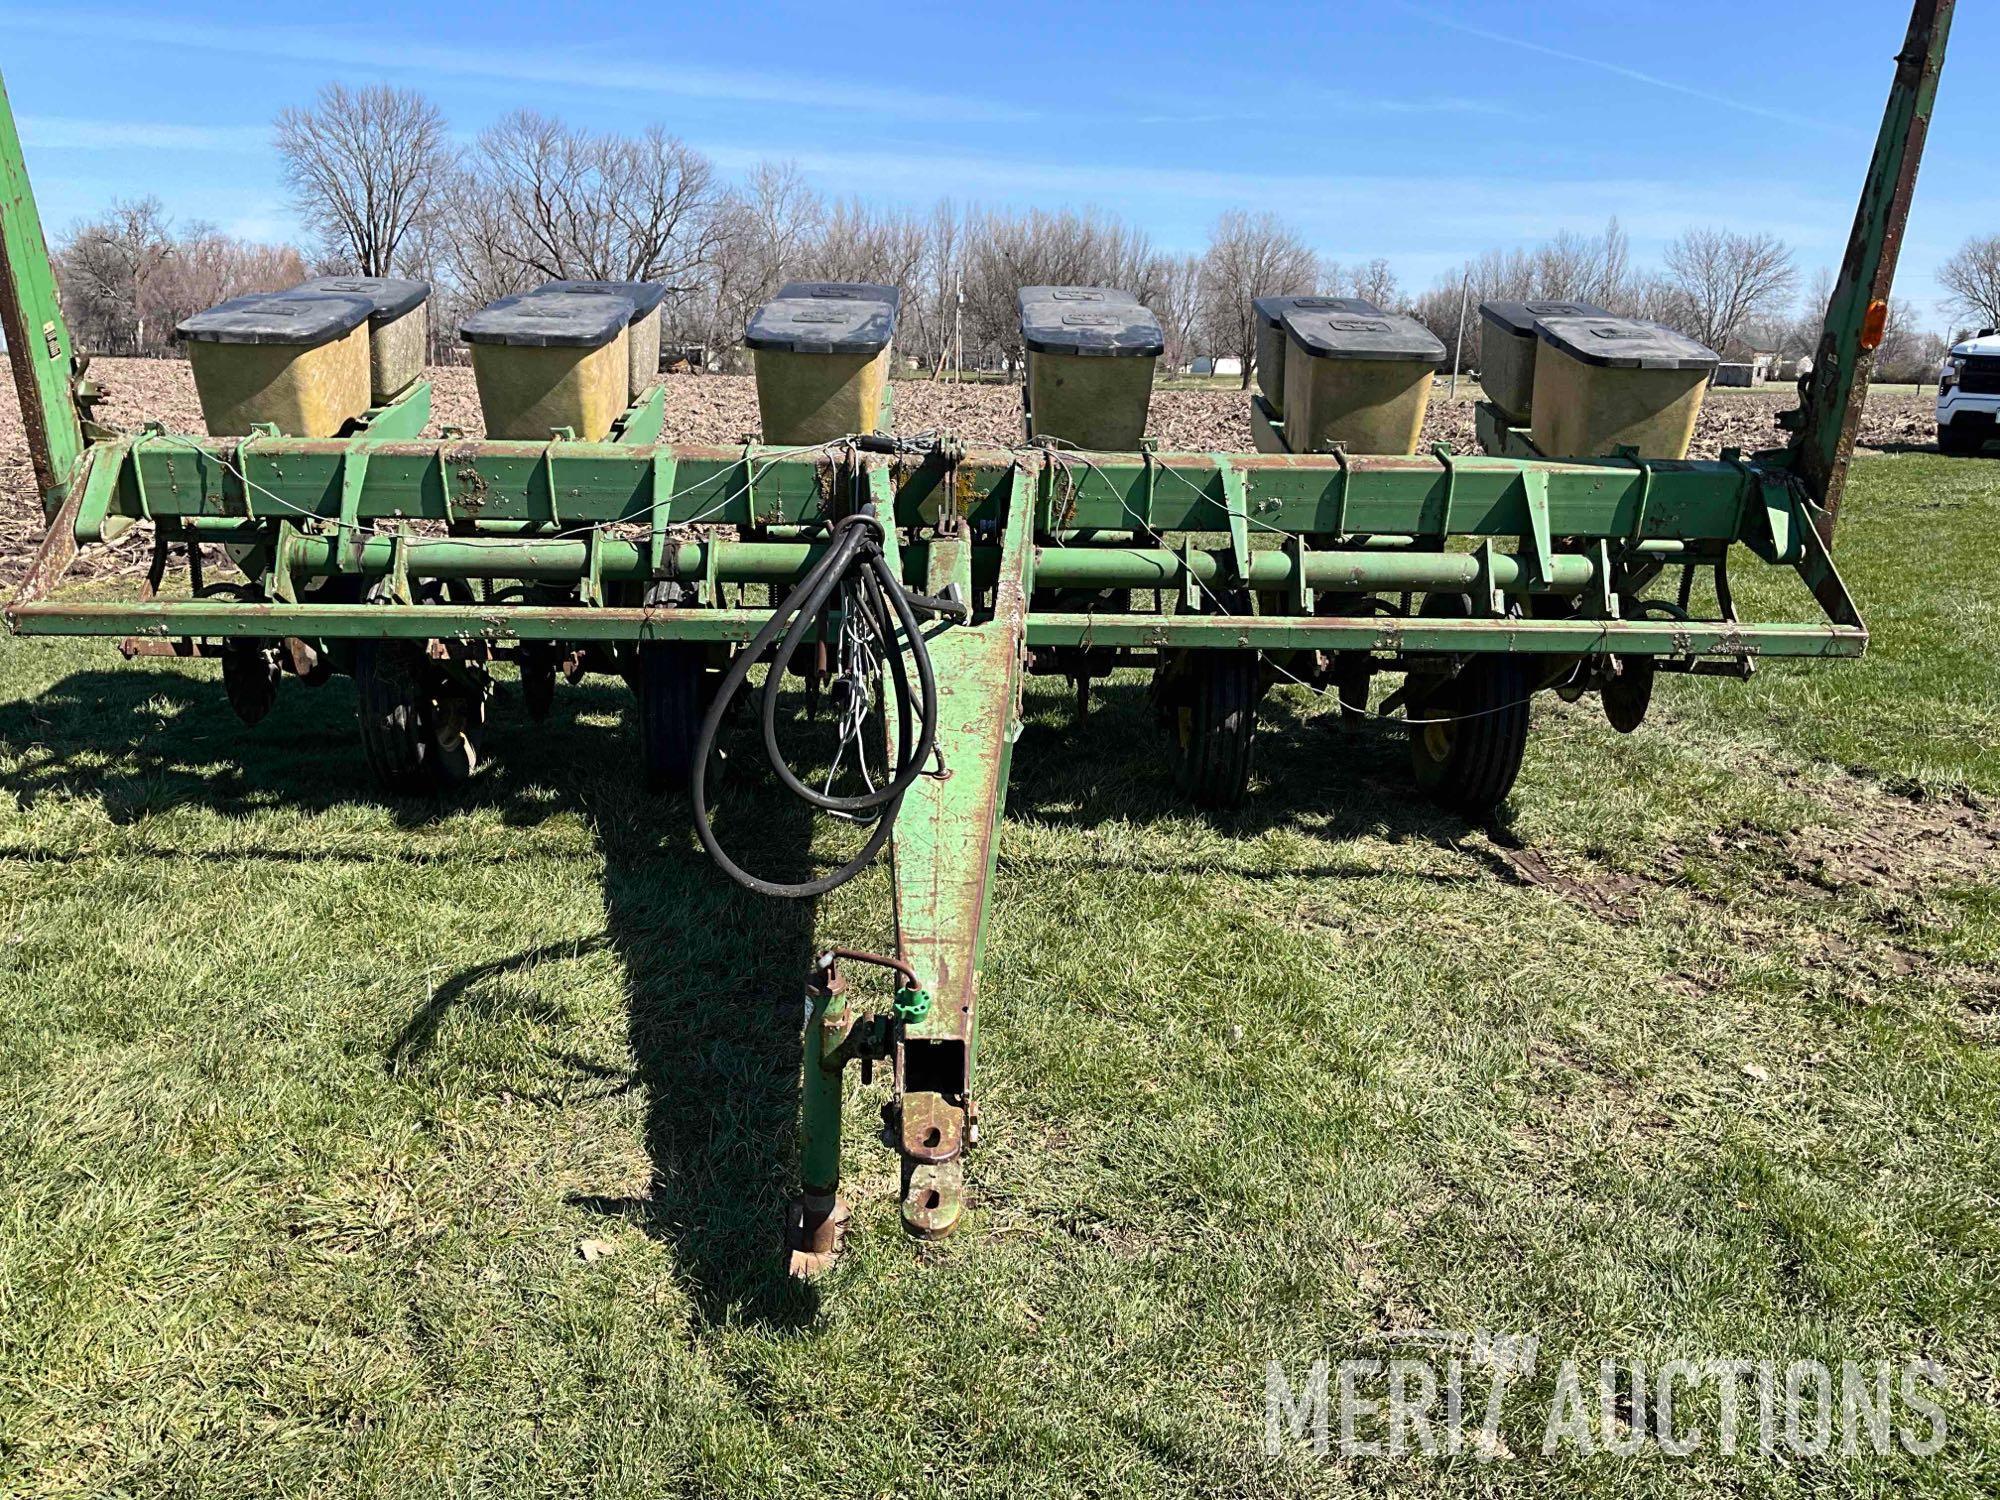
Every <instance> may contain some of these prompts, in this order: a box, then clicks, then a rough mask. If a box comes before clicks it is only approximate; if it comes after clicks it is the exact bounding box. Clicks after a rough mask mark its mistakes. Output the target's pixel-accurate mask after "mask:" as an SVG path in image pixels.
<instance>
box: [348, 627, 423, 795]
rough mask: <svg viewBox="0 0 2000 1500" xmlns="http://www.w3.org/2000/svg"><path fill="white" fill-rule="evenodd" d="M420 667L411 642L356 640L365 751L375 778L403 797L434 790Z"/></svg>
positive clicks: (356, 673)
mask: <svg viewBox="0 0 2000 1500" xmlns="http://www.w3.org/2000/svg"><path fill="white" fill-rule="evenodd" d="M422 665H423V657H422V655H421V654H420V648H419V647H417V646H414V645H411V644H410V643H409V642H408V641H357V642H356V643H355V646H354V687H355V692H356V695H357V697H358V699H359V713H360V718H361V748H362V750H363V751H364V752H365V753H366V754H367V756H368V768H369V769H370V770H371V771H373V772H374V773H375V779H376V780H377V781H379V782H381V783H382V785H383V786H384V787H386V788H387V789H388V790H389V791H391V792H393V793H395V794H396V795H398V796H403V797H414V796H419V795H421V794H422V793H425V792H428V791H431V790H433V789H434V787H435V786H436V781H435V780H434V778H433V774H432V770H431V753H430V749H431V747H430V734H429V731H428V730H427V729H426V728H425V725H424V719H425V716H426V704H425V701H424V689H423V671H422Z"/></svg>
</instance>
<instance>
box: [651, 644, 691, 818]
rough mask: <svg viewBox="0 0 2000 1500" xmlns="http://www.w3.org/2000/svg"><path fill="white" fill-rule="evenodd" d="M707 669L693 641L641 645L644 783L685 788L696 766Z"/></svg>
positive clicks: (660, 787)
mask: <svg viewBox="0 0 2000 1500" xmlns="http://www.w3.org/2000/svg"><path fill="white" fill-rule="evenodd" d="M706 667H707V655H706V653H705V652H704V651H703V650H702V648H701V647H700V646H698V645H696V644H694V643H692V642H689V641H647V642H646V643H645V644H644V645H642V646H640V648H639V671H638V678H639V681H638V691H639V756H640V759H641V761H642V762H643V763H644V765H645V768H646V784H647V785H648V786H650V787H652V788H653V789H654V790H656V791H662V792H678V791H680V790H682V789H683V788H684V787H686V786H687V782H688V775H689V773H690V772H691V771H693V769H694V746H695V740H696V739H697V738H699V736H700V734H701V720H702V715H703V713H704V712H705V711H706V709H705V706H704V705H703V703H702V691H701V688H702V674H703V672H704V670H705V669H706Z"/></svg>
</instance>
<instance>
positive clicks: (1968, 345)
mask: <svg viewBox="0 0 2000 1500" xmlns="http://www.w3.org/2000/svg"><path fill="white" fill-rule="evenodd" d="M1996 419H2000V333H1996V331H1995V330H1993V329H1991V328H1986V329H1982V330H1981V331H1980V334H1979V337H1978V338H1976V339H1967V340H1966V341H1965V342H1964V343H1962V344H1959V345H1956V346H1955V347H1954V348H1953V349H1952V351H1951V353H1950V354H1949V355H1947V356H1946V357H1945V362H1944V369H1943V370H1941V371H1940V372H1939V373H1938V398H1937V431H1938V451H1939V452H1941V453H1977V452H1979V451H1980V450H1981V449H1983V448H1984V447H1985V446H1986V445H1987V443H1989V442H1991V441H1993V440H1994V439H1996V438H2000V427H1996V426H1995V421H1996Z"/></svg>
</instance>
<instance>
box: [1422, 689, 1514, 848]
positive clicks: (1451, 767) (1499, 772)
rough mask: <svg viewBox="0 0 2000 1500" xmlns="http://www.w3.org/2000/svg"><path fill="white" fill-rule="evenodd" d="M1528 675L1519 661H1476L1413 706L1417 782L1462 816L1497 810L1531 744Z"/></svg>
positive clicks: (1474, 816) (1484, 814) (1442, 803)
mask: <svg viewBox="0 0 2000 1500" xmlns="http://www.w3.org/2000/svg"><path fill="white" fill-rule="evenodd" d="M1529 696H1530V695H1529V690H1528V674H1527V670H1526V668H1525V667H1524V666H1523V665H1522V663H1521V661H1520V659H1519V658H1518V657H1512V656H1475V657H1474V658H1473V659H1472V660H1471V661H1469V662H1467V663H1466V665H1465V667H1464V669H1463V670H1462V671H1460V672H1459V674H1458V675H1457V676H1456V677H1453V678H1450V679H1449V680H1447V681H1445V682H1442V683H1440V684H1439V685H1438V686H1437V687H1435V688H1434V689H1432V690H1431V691H1429V692H1427V693H1425V694H1423V695H1422V696H1421V697H1418V698H1413V700H1412V702H1411V705H1410V717H1411V720H1412V723H1411V724H1410V763H1411V766H1412V768H1413V769H1414V770H1415V772H1416V777H1417V785H1418V786H1420V787H1421V788H1422V789H1423V790H1424V792H1425V793H1426V794H1427V795H1428V796H1429V797H1430V798H1431V799H1432V800H1433V801H1435V802H1437V803H1439V804H1440V805H1442V806H1444V807H1448V808H1450V809H1451V810H1452V811H1454V812H1457V813H1462V814H1463V815H1465V816H1466V817H1470V818H1480V817H1484V816H1486V815H1487V814H1488V813H1490V812H1492V811H1493V810H1494V809H1495V808H1497V807H1499V806H1500V804H1501V803H1503V802H1505V801H1506V800H1507V795H1508V793H1510V792H1511V791H1513V789H1514V781H1515V779H1516V778H1517V777H1518V776H1519V775H1520V774H1521V756H1522V753H1523V752H1524V751H1525V750H1526V749H1527V744H1528V719H1529V714H1530V704H1529Z"/></svg>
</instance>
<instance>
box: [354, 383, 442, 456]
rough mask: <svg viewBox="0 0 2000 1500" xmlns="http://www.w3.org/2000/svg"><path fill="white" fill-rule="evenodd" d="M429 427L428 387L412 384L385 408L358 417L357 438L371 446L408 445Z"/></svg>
mask: <svg viewBox="0 0 2000 1500" xmlns="http://www.w3.org/2000/svg"><path fill="white" fill-rule="evenodd" d="M430 425H431V383H430V382H429V381H428V380H419V381H416V382H414V383H413V384H412V385H411V386H410V387H409V388H408V389H407V390H405V391H404V392H403V393H402V394H401V395H399V396H398V397H396V399H395V400H394V401H391V402H390V403H389V404H388V405H387V406H376V407H371V408H369V410H367V411H366V412H364V413H362V416H361V422H360V428H361V430H360V431H359V432H357V433H356V434H355V436H356V437H357V438H360V439H365V440H366V441H368V442H371V443H387V442H409V441H411V440H412V439H414V438H418V437H421V436H422V435H423V431H424V429H425V428H426V427H428V426H430Z"/></svg>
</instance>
